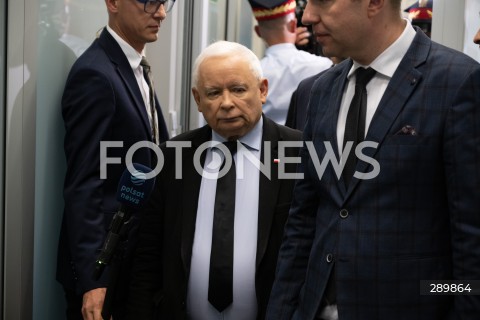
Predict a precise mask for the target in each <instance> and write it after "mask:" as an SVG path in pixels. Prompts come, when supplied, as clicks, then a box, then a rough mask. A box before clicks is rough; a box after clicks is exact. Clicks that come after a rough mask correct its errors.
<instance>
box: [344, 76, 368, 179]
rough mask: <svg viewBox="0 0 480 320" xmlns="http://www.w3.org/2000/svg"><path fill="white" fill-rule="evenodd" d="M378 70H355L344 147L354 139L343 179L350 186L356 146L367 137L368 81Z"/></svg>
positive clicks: (355, 161)
mask: <svg viewBox="0 0 480 320" xmlns="http://www.w3.org/2000/svg"><path fill="white" fill-rule="evenodd" d="M375 73H376V71H375V70H373V69H372V68H368V69H365V68H358V69H357V70H356V71H355V74H356V76H355V78H356V83H355V95H354V96H353V99H352V102H351V103H350V108H349V109H348V114H347V121H346V123H345V135H344V137H343V148H345V144H346V143H347V141H353V145H352V149H350V153H349V154H348V158H347V161H346V162H345V167H344V168H343V179H344V181H345V185H346V186H347V187H348V184H349V183H350V180H351V179H352V177H353V173H354V171H355V166H356V164H357V157H356V156H355V148H356V146H357V145H358V144H359V143H360V142H362V141H363V139H364V138H365V122H366V120H365V118H366V113H367V83H368V82H369V81H370V80H371V79H372V78H373V76H374V75H375Z"/></svg>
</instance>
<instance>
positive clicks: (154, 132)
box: [140, 57, 158, 144]
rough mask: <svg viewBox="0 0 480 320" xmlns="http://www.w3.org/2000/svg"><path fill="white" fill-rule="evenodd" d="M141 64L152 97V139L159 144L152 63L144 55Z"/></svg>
mask: <svg viewBox="0 0 480 320" xmlns="http://www.w3.org/2000/svg"><path fill="white" fill-rule="evenodd" d="M140 65H141V66H142V68H143V76H144V78H145V80H146V81H147V84H148V94H149V98H150V113H151V115H152V123H151V127H152V140H153V142H155V143H156V144H158V141H157V123H156V121H155V119H156V117H157V115H156V111H155V110H156V109H155V91H154V89H153V78H152V72H151V70H150V64H149V63H148V61H147V59H146V58H145V57H142V61H141V62H140Z"/></svg>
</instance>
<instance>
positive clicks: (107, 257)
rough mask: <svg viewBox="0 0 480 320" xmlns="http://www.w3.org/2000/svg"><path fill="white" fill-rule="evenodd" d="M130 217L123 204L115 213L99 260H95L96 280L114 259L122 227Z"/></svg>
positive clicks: (94, 275) (94, 276)
mask: <svg viewBox="0 0 480 320" xmlns="http://www.w3.org/2000/svg"><path fill="white" fill-rule="evenodd" d="M128 219H130V214H129V212H128V210H125V208H124V207H123V206H120V209H119V210H118V211H117V213H115V215H114V216H113V219H112V222H111V223H110V231H109V232H108V235H107V238H106V239H105V243H104V244H103V248H102V251H101V252H100V255H99V256H98V258H97V261H95V270H94V274H93V278H94V280H98V279H100V277H101V276H102V273H103V270H104V269H105V266H107V265H108V264H109V263H110V261H111V260H112V257H113V256H114V254H115V251H116V250H117V246H118V243H119V242H120V239H121V234H122V228H123V226H124V224H125V223H126V222H127V221H128Z"/></svg>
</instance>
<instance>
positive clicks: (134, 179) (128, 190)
mask: <svg viewBox="0 0 480 320" xmlns="http://www.w3.org/2000/svg"><path fill="white" fill-rule="evenodd" d="M146 180H147V178H146V174H145V173H144V172H142V171H139V170H135V171H134V172H133V173H131V175H130V182H131V184H132V185H131V186H128V185H125V184H123V185H122V187H121V188H120V192H121V193H120V198H121V199H122V200H124V201H127V202H129V203H131V204H134V205H138V204H140V203H141V202H143V200H144V199H145V192H144V191H139V190H137V189H136V188H135V187H141V186H143V184H144V183H145V181H146Z"/></svg>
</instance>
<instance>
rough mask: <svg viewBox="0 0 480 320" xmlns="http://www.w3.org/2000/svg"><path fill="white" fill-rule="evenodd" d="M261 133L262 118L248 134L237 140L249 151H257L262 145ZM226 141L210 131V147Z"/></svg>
mask: <svg viewBox="0 0 480 320" xmlns="http://www.w3.org/2000/svg"><path fill="white" fill-rule="evenodd" d="M262 132H263V117H260V120H259V121H258V122H257V124H256V125H255V126H254V127H253V129H252V130H250V132H249V133H247V134H246V135H244V136H243V137H241V138H240V139H238V140H239V141H240V142H241V143H242V144H243V145H244V146H246V147H247V148H248V149H250V150H254V151H259V150H260V149H261V144H262ZM225 141H226V139H225V138H224V137H222V136H221V135H219V134H218V133H217V132H215V131H213V130H212V142H213V143H212V146H211V147H214V146H215V145H217V144H220V143H223V142H225Z"/></svg>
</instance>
